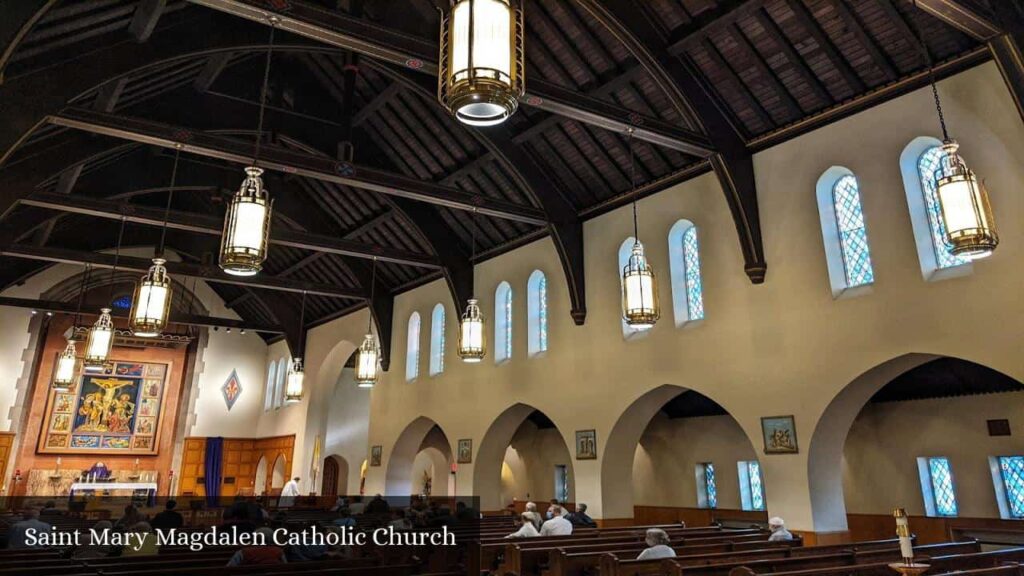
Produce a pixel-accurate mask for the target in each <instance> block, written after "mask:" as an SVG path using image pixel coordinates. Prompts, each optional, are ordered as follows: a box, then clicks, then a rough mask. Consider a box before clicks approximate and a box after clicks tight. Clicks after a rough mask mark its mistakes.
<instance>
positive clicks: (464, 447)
mask: <svg viewBox="0 0 1024 576" xmlns="http://www.w3.org/2000/svg"><path fill="white" fill-rule="evenodd" d="M458 462H459V464H471V463H472V462H473V440H472V439H471V438H463V439H461V440H459V458H458Z"/></svg>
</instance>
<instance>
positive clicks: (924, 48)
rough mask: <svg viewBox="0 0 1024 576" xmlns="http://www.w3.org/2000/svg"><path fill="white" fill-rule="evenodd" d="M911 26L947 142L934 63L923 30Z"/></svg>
mask: <svg viewBox="0 0 1024 576" xmlns="http://www.w3.org/2000/svg"><path fill="white" fill-rule="evenodd" d="M913 5H914V8H915V9H917V10H920V7H918V5H917V0H913ZM910 24H911V26H913V27H914V31H915V32H916V33H917V44H918V48H919V49H920V50H921V55H922V56H923V57H924V61H925V65H926V66H928V82H929V83H930V84H931V87H932V98H933V99H934V100H935V111H936V112H937V113H938V115H939V126H940V127H941V128H942V141H943V142H948V141H949V131H948V130H947V129H946V117H945V115H944V114H943V113H942V101H941V100H940V99H939V87H938V84H937V82H936V80H935V63H934V61H933V60H932V55H931V52H929V51H928V45H927V44H926V43H925V41H924V29H923V28H921V26H920V25H919V24H918V23H917V22H914V19H913V18H911V19H910Z"/></svg>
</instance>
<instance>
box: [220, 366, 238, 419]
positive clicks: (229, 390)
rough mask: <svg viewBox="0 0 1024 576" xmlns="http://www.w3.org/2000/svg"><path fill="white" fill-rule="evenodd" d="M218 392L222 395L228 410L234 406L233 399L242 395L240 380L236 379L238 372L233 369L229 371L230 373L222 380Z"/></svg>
mask: <svg viewBox="0 0 1024 576" xmlns="http://www.w3.org/2000/svg"><path fill="white" fill-rule="evenodd" d="M220 392H221V394H222V395H223V396H224V404H226V405H227V407H228V411H229V412H230V411H231V408H233V407H234V406H235V401H236V400H238V397H239V396H241V395H242V381H241V380H239V379H238V372H236V371H235V370H232V371H231V375H230V376H228V379H227V380H225V381H224V385H223V386H221V387H220Z"/></svg>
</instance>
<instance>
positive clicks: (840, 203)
mask: <svg viewBox="0 0 1024 576" xmlns="http://www.w3.org/2000/svg"><path fill="white" fill-rule="evenodd" d="M832 202H833V205H834V206H835V209H836V224H837V225H838V228H839V245H840V246H841V248H842V251H843V267H844V268H845V270H846V285H847V286H861V285H863V284H870V283H872V282H874V280H875V272H874V269H873V268H872V267H871V250H870V249H869V247H868V233H867V228H865V226H864V212H863V211H862V210H861V205H860V190H859V189H858V187H857V178H856V177H854V176H853V175H852V174H847V175H846V176H843V177H842V178H840V179H839V180H837V181H836V183H835V185H834V186H833V187H832Z"/></svg>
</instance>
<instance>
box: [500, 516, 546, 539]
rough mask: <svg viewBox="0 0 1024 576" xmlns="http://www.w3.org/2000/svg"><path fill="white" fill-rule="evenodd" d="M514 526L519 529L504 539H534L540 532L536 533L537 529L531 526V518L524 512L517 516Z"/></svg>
mask: <svg viewBox="0 0 1024 576" xmlns="http://www.w3.org/2000/svg"><path fill="white" fill-rule="evenodd" d="M516 524H517V525H518V526H519V529H518V530H516V531H515V532H513V533H511V534H509V535H508V536H505V538H536V537H537V536H540V532H537V527H536V526H534V525H533V518H531V517H530V516H527V514H526V512H523V513H522V514H520V515H519V518H518V521H517V522H516Z"/></svg>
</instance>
